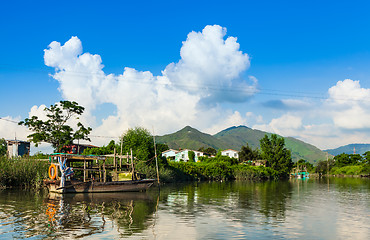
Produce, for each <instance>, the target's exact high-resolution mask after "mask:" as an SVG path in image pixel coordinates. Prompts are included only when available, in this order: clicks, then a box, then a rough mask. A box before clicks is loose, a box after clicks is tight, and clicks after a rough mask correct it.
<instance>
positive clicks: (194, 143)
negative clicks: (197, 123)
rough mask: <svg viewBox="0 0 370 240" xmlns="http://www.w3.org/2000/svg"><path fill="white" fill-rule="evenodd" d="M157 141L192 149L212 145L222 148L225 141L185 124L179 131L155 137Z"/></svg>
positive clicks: (178, 147) (173, 146) (215, 147)
mask: <svg viewBox="0 0 370 240" xmlns="http://www.w3.org/2000/svg"><path fill="white" fill-rule="evenodd" d="M156 141H157V142H159V143H165V144H167V145H168V146H169V147H170V148H173V149H180V148H181V149H185V148H187V149H193V150H198V149H199V148H201V147H205V148H208V147H212V148H214V149H223V148H224V147H225V146H226V143H224V142H223V141H220V140H218V139H217V138H215V137H213V136H212V135H210V134H206V133H202V132H200V131H198V130H197V129H195V128H192V127H190V126H186V127H184V128H183V129H181V130H180V131H177V132H175V133H172V134H167V135H164V136H158V137H156Z"/></svg>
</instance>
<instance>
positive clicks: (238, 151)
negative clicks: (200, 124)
mask: <svg viewBox="0 0 370 240" xmlns="http://www.w3.org/2000/svg"><path fill="white" fill-rule="evenodd" d="M226 151H233V152H239V151H236V150H234V149H226V150H223V151H221V152H226Z"/></svg>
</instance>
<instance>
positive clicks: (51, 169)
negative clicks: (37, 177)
mask: <svg viewBox="0 0 370 240" xmlns="http://www.w3.org/2000/svg"><path fill="white" fill-rule="evenodd" d="M48 172H49V178H50V179H51V180H54V179H55V178H56V177H57V166H55V165H54V164H51V165H50V167H49V171H48Z"/></svg>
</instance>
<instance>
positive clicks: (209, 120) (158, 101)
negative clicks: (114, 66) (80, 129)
mask: <svg viewBox="0 0 370 240" xmlns="http://www.w3.org/2000/svg"><path fill="white" fill-rule="evenodd" d="M225 35H226V29H225V28H222V27H220V26H218V25H214V26H206V27H205V28H204V29H203V31H202V32H191V33H189V34H188V37H187V39H186V41H184V42H183V46H182V48H181V59H180V60H179V61H178V62H177V63H171V64H169V65H168V66H167V67H166V68H165V69H164V70H163V71H162V75H160V76H154V75H153V74H152V73H151V72H149V71H144V72H142V71H137V70H135V69H133V68H125V69H124V71H123V73H122V74H121V75H113V74H106V73H105V72H104V71H103V67H104V66H103V64H102V59H101V58H100V56H99V55H93V54H90V53H83V50H82V43H81V41H80V40H79V39H78V38H77V37H72V38H71V39H70V40H68V41H67V42H66V43H65V44H64V45H61V44H60V43H58V42H52V43H51V44H50V45H49V48H48V49H45V54H44V59H45V64H46V65H47V66H50V67H53V68H55V71H56V72H55V74H54V75H53V77H54V78H55V79H56V80H58V81H59V83H60V91H61V93H62V95H63V98H65V99H67V100H74V101H77V102H78V103H79V104H80V105H82V106H84V107H85V108H86V114H85V116H84V121H85V122H87V123H89V124H92V125H94V124H95V125H96V122H95V123H94V122H92V121H91V119H94V116H93V110H94V109H96V107H97V106H99V105H100V104H103V103H110V104H113V105H115V106H116V108H117V113H116V114H114V115H111V116H109V117H107V118H106V119H103V121H102V125H100V126H95V132H94V133H95V134H98V135H99V134H100V135H108V136H118V135H120V134H121V133H122V132H123V131H125V130H126V129H127V128H129V127H134V126H144V127H146V128H148V129H151V128H152V126H154V127H155V129H156V132H157V133H160V134H161V133H162V134H163V133H168V132H170V131H174V130H178V129H179V128H181V127H184V126H186V125H192V126H194V127H198V128H200V129H204V128H208V129H212V128H217V126H222V125H224V121H225V115H224V113H225V112H227V114H228V115H230V116H229V117H227V118H229V119H230V120H228V121H227V122H229V123H235V124H243V120H242V119H241V118H240V117H238V113H233V112H232V111H230V110H225V109H222V108H221V107H220V106H219V104H218V103H219V102H244V101H246V100H247V99H248V98H249V97H250V96H252V95H253V94H254V93H255V92H256V86H257V80H256V79H255V78H254V77H244V76H243V74H244V72H245V71H246V70H247V69H248V67H249V64H250V62H249V57H248V55H247V54H245V53H242V52H241V51H240V50H239V44H238V43H237V39H236V38H234V37H227V38H226V39H224V38H225ZM235 89H237V91H235Z"/></svg>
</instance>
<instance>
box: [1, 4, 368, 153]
mask: <svg viewBox="0 0 370 240" xmlns="http://www.w3.org/2000/svg"><path fill="white" fill-rule="evenodd" d="M369 7H370V6H369V4H368V3H367V1H325V2H322V1H310V2H302V1H176V2H174V1H106V2H102V1H63V2H60V1H59V2H57V1H32V2H30V1H6V2H2V3H0V26H1V38H0V52H1V58H0V82H1V85H2V87H1V88H0V101H1V102H2V104H1V108H0V117H2V118H8V119H10V120H15V121H17V120H19V119H24V118H25V117H28V114H29V112H30V111H31V108H32V107H33V106H35V105H36V106H38V107H39V106H41V105H42V104H45V105H47V106H49V105H50V104H54V103H55V102H58V101H59V100H61V99H68V100H75V97H76V98H77V100H78V99H79V97H77V96H74V95H73V94H76V93H77V92H72V90H68V88H65V89H64V90H63V87H62V85H63V84H65V83H66V82H65V81H69V80H65V81H64V78H63V77H61V78H60V79H59V80H57V79H56V78H55V77H53V74H55V72H56V71H59V70H58V69H57V70H56V67H55V66H54V67H51V66H47V65H46V64H45V62H44V61H45V60H44V57H45V55H44V50H45V49H49V48H48V46H49V44H50V43H51V42H53V41H56V42H59V43H60V45H61V46H63V45H64V44H65V43H66V42H67V41H69V40H70V39H71V37H72V36H76V37H77V38H78V39H79V40H80V42H81V46H82V49H83V50H82V52H81V53H79V54H80V55H82V54H83V53H89V54H91V55H94V54H97V55H99V56H100V58H101V63H102V64H103V65H104V68H103V72H104V74H105V75H106V76H108V75H109V74H114V75H115V76H116V77H117V79H119V76H120V75H121V74H122V73H123V72H124V71H125V70H124V69H125V67H129V68H131V69H135V70H136V71H138V72H142V71H150V72H151V74H152V75H153V76H154V78H156V77H157V76H162V71H163V70H165V69H166V68H167V67H168V65H169V64H170V63H174V64H177V63H179V62H181V59H182V56H180V50H181V49H182V47H183V46H184V42H186V41H187V39H188V34H189V33H191V32H195V33H201V32H202V31H203V29H205V27H206V26H214V25H218V26H220V27H222V28H224V32H225V33H226V35H225V36H224V37H223V40H226V39H227V38H228V37H235V38H237V40H236V42H237V43H238V44H239V49H237V50H238V51H240V52H241V53H243V54H245V55H247V56H248V61H246V62H244V64H245V65H243V66H245V69H244V68H243V66H241V67H240V70H239V71H238V74H237V75H238V76H237V77H235V79H233V81H234V80H235V82H233V84H236V85H233V84H232V85H230V86H231V87H230V88H225V85H224V84H225V81H226V82H227V81H228V80H227V78H226V77H225V78H223V77H221V80H220V79H218V78H217V77H213V78H209V79H207V80H206V81H204V82H202V83H201V84H198V83H194V84H198V85H196V86H198V87H200V89H199V90H200V91H202V89H203V88H205V86H206V85H207V86H209V87H211V88H212V89H211V90H207V91H210V92H208V95H210V96H208V95H207V97H205V96H204V95H196V93H194V92H191V91H190V92H189V91H188V95H186V96H185V95H183V96H182V95H181V96H182V97H183V98H184V100H183V102H184V101H185V102H186V101H187V100H186V97H187V96H188V97H191V99H192V100H189V103H193V106H192V107H189V108H186V111H184V112H183V113H180V112H174V113H173V114H172V115H170V114H169V115H168V117H167V118H166V119H169V118H171V119H173V120H172V122H170V121H169V122H168V123H167V122H166V123H163V124H164V125H165V126H161V124H160V123H161V122H162V120H161V117H159V116H155V113H153V114H151V115H150V116H148V117H146V118H145V119H141V120H140V121H139V120H138V121H137V122H135V120H134V119H133V120H130V119H128V120H125V119H124V116H126V118H128V117H127V115H128V114H127V113H128V112H135V113H134V114H133V115H135V116H136V119H139V118H140V117H141V116H143V114H140V113H141V112H140V111H142V112H145V111H146V109H145V108H143V109H140V108H139V107H134V106H132V108H134V109H130V106H131V105H133V104H130V103H129V102H127V103H126V105H125V103H122V101H124V100H123V99H122V98H118V97H117V98H116V99H105V98H104V97H102V98H101V99H99V101H96V102H94V103H91V107H90V110H89V111H88V112H89V113H88V115H87V116H86V119H85V120H86V122H87V123H89V124H90V125H92V126H93V127H94V128H96V129H97V131H96V132H95V134H96V135H104V133H105V135H108V136H111V135H114V136H116V135H119V134H121V133H122V132H123V131H125V130H126V129H127V127H134V126H133V125H134V124H135V123H137V124H139V125H143V126H144V127H147V128H151V127H152V126H153V125H154V127H155V129H157V132H158V133H159V134H165V133H171V132H173V131H175V130H178V129H180V128H182V127H183V126H185V125H192V126H194V127H197V128H198V129H200V130H202V131H206V132H209V133H215V132H217V131H220V130H222V129H224V128H226V127H228V126H230V125H238V124H243V125H248V126H249V127H253V128H256V129H261V130H265V131H272V132H276V133H278V134H281V135H283V136H294V137H297V138H299V139H301V140H304V141H306V142H309V143H312V144H314V145H316V146H318V147H320V148H322V149H325V148H331V147H338V146H340V145H343V144H349V143H354V142H366V143H368V142H370V141H369V140H368V138H367V135H368V133H369V129H370V126H369V125H368V124H366V123H364V121H361V119H366V117H367V116H368V115H370V112H369V110H367V109H368V108H367V103H366V101H368V100H369V97H370V95H369V94H368V92H369V91H368V90H369V88H370V81H369V77H370V70H369V69H370V68H369V66H370V31H369V29H370V28H369V27H370V17H369V15H368V10H369ZM76 44H77V45H78V44H79V43H76ZM189 44H190V43H189ZM194 54H195V53H194ZM245 55H244V56H245ZM192 57H193V58H190V60H189V61H191V59H196V58H197V57H198V56H197V55H196V54H195V55H192ZM216 57H217V56H216ZM57 65H58V64H57ZM234 65H237V63H235V64H234V63H231V65H230V67H232V66H234ZM58 66H59V65H58ZM176 66H179V65H176ZM212 66H213V65H211V66H210V67H212ZM214 67H215V68H216V66H214ZM74 69H75V70H74V73H76V71H77V70H76V69H77V68H74ZM243 69H244V70H243ZM62 71H65V70H62ZM72 72H73V71H72ZM169 72H171V71H169ZM175 72H176V71H175V70H173V71H172V78H171V77H169V79H170V81H171V82H172V83H174V82H175V83H176V81H177V80H174V79H177V78H178V81H180V82H177V83H181V84H183V83H184V82H181V81H184V80H181V77H178V76H177V75H176V74H175ZM177 73H178V74H181V73H183V72H181V71H179V72H177ZM221 74H222V72H221ZM170 75H171V74H170V73H169V76H170ZM175 75H176V76H175ZM202 76H203V75H199V76H198V77H199V78H197V79H201V78H202ZM207 76H208V75H207ZM251 76H252V77H254V78H255V79H256V81H257V83H253V81H252V82H251V80H250V77H251ZM67 77H68V76H67ZM149 78H150V77H149ZM134 79H136V78H134ZM345 79H350V80H348V81H347V82H345V83H346V84H344V82H343V81H344V80H345ZM126 80H127V79H126ZM73 81H80V80H79V79H78V78H76V79H74V80H73ZM81 81H82V80H81ZM104 81H105V80H101V82H104ZM116 81H119V80H116ZM143 81H144V80H143ZM153 81H154V80H153ZM200 81H203V79H201V80H200ZM222 81H224V82H222ZM243 81H245V82H247V84H249V85H250V86H253V94H250V95H248V96H247V95H243V94H240V89H242V88H241V87H240V86H241V85H238V84H241V83H242V82H243ZM356 81H359V82H356ZM338 82H339V83H338ZM342 82H343V84H341V83H342ZM151 83H152V84H158V83H155V81H154V82H151V80H150V81H149V83H146V84H149V85H150V84H151ZM181 84H179V85H178V86H180V85H181ZM63 86H64V85H63ZM112 86H114V85H112ZM189 86H190V85H189ZM243 86H244V85H243ZM137 88H140V84H139V86H137ZM330 88H333V89H332V92H331V94H330V93H329V89H330ZM97 89H99V87H98V88H96V89H93V90H92V91H98V90H97ZM130 89H131V88H130ZM133 89H135V87H134V88H133ZM238 89H239V90H238ZM144 90H145V89H143V91H144ZM167 90H168V89H167ZM177 90H179V89H177ZM81 91H82V90H81ZM122 91H123V92H125V90H124V88H122ZM157 91H158V92H160V91H159V90H157ZM183 91H185V92H187V90H186V89H185V90H184V89H182V90H181V93H178V94H185V93H184V92H183ZM138 92H140V91H138ZM216 92H217V93H216ZM358 92H361V94H360V96H361V98H358V99H357V97H358V96H359V94H358ZM230 93H231V94H230ZM347 93H348V94H347ZM79 94H80V93H79ZM94 94H95V93H94ZM94 94H93V95H94ZM99 94H100V93H99ZM102 94H103V93H102ZM106 94H107V95H109V94H113V93H108V92H107V93H106ZM117 94H118V93H117ZM125 94H130V93H125ZM338 94H339V95H338ZM226 95H227V96H226ZM231 95H234V96H235V99H238V100H235V99H234V98H232V97H231ZM236 95H238V96H236ZM239 95H240V96H239ZM94 96H95V95H94ZM99 96H100V95H99ZM143 96H144V97H143ZM176 96H180V95H176ZM135 97H136V98H138V99H137V101H136V102H138V101H143V104H144V105H145V94H144V95H133V96H131V97H130V99H132V98H135ZM173 97H174V98H175V96H173ZM198 98H200V99H201V100H199V99H198ZM353 98H356V99H355V102H354V104H353V100H354V99H353ZM155 99H156V100H158V99H162V97H161V96H160V93H158V95H156V97H155ZM343 99H344V100H346V101H347V104H346V103H343V102H338V101H339V100H343ZM148 101H152V100H148ZM348 101H349V102H348ZM351 101H352V102H351ZM160 103H163V102H160V101H159V100H158V103H157V104H160ZM351 103H352V104H351ZM87 104H88V105H89V103H88V102H87ZM205 105H207V106H205ZM176 106H177V105H176V102H174V104H172V105H170V106H163V108H161V109H160V111H159V109H158V111H157V112H158V114H161V116H162V117H163V116H164V115H166V114H167V113H166V112H164V109H166V107H167V108H171V109H173V108H176ZM88 108H89V107H88ZM148 108H150V106H148ZM202 108H205V109H207V110H210V109H211V110H212V111H211V112H207V114H208V116H209V117H210V118H214V119H215V120H214V121H211V120H209V119H206V118H205V117H204V116H199V115H200V113H201V112H204V109H203V110H202ZM123 109H124V110H123ZM220 113H222V114H224V117H222V116H221V115H220ZM341 113H343V114H350V115H351V116H352V118H348V119H342V116H340V114H341ZM176 114H177V115H176ZM179 114H186V115H188V116H190V115H191V117H182V116H179ZM217 114H218V115H217ZM109 116H115V117H117V118H119V119H120V120H117V119H116V121H115V124H113V123H111V126H114V128H115V130H114V131H113V130H111V129H109V130H108V129H107V126H108V125H107V126H105V127H103V126H101V123H102V122H103V120H104V119H107V118H108V117H109ZM174 116H178V117H174ZM92 118H94V121H91V122H89V119H92ZM143 118H144V117H143ZM227 118H228V119H227ZM222 119H224V121H222ZM359 119H360V120H359ZM151 123H152V124H151ZM1 124H3V125H4V124H7V125H6V126H5V125H4V126H3V127H1ZM9 124H10V122H6V123H5V121H0V137H2V136H3V137H5V138H11V136H13V135H14V133H10V132H13V131H14V132H15V131H16V132H17V134H18V135H19V136H23V137H24V136H25V135H24V134H23V135H22V133H18V132H19V131H20V132H21V131H22V130H19V129H18V130H9V129H11V127H10V126H9ZM107 124H108V123H107ZM103 125H104V124H103ZM1 135H2V136H1ZM93 140H94V139H93ZM95 142H96V144H104V142H99V140H95Z"/></svg>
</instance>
